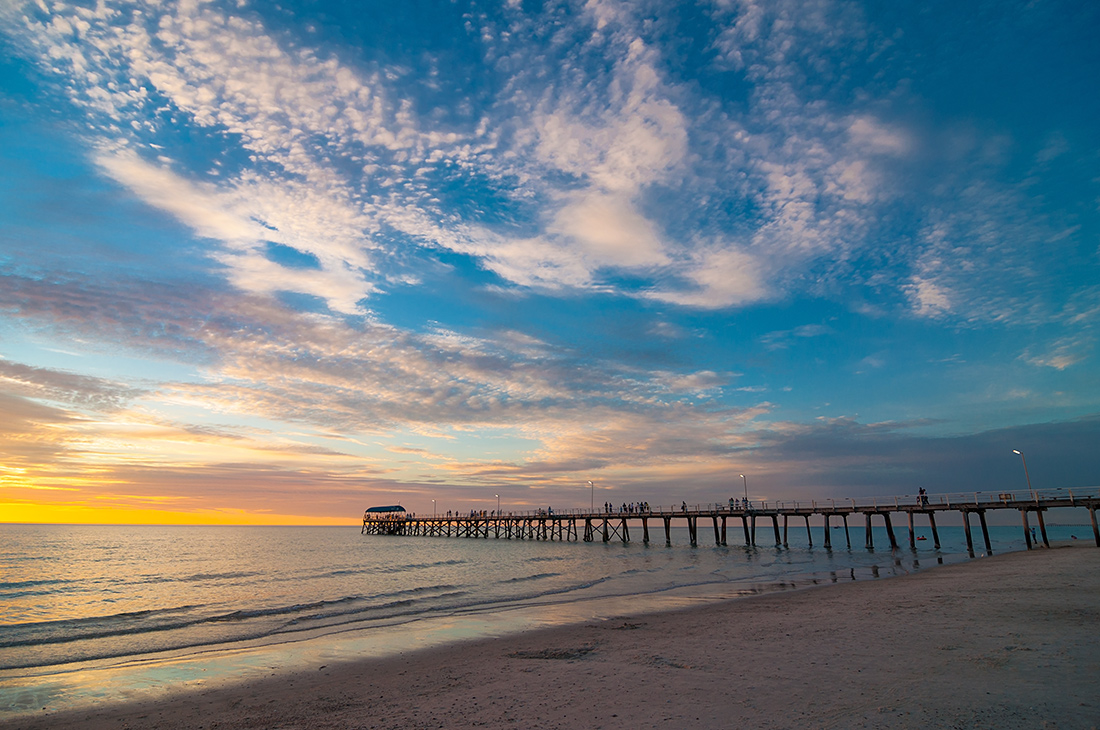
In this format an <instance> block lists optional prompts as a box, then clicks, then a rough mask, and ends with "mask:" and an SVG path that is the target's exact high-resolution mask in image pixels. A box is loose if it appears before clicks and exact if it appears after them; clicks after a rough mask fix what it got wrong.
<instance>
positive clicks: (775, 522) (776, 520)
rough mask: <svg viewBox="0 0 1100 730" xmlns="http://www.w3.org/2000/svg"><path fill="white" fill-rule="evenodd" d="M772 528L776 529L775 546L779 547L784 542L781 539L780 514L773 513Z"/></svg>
mask: <svg viewBox="0 0 1100 730" xmlns="http://www.w3.org/2000/svg"><path fill="white" fill-rule="evenodd" d="M772 529H773V530H774V531H775V546H776V547H779V546H780V545H782V544H783V543H782V542H780V540H779V515H772Z"/></svg>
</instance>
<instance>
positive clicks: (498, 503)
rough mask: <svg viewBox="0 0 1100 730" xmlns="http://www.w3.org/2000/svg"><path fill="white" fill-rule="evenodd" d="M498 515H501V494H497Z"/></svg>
mask: <svg viewBox="0 0 1100 730" xmlns="http://www.w3.org/2000/svg"><path fill="white" fill-rule="evenodd" d="M497 516H498V517H499V516H500V495H499V494H498V495H497Z"/></svg>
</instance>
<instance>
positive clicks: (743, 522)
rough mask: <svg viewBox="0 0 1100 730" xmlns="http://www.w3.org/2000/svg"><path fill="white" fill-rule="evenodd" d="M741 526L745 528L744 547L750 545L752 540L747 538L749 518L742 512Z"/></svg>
mask: <svg viewBox="0 0 1100 730" xmlns="http://www.w3.org/2000/svg"><path fill="white" fill-rule="evenodd" d="M741 526H742V527H744V528H745V547H749V546H750V545H752V538H751V537H749V516H748V515H747V514H745V513H744V512H742V513H741Z"/></svg>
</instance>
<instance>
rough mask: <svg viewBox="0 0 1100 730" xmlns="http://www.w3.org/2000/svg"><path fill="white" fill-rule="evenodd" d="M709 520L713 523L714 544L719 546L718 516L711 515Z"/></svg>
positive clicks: (720, 541) (720, 542) (720, 543)
mask: <svg viewBox="0 0 1100 730" xmlns="http://www.w3.org/2000/svg"><path fill="white" fill-rule="evenodd" d="M710 519H711V521H713V522H714V544H715V545H718V546H721V545H722V535H721V534H720V533H719V532H718V515H711V516H710Z"/></svg>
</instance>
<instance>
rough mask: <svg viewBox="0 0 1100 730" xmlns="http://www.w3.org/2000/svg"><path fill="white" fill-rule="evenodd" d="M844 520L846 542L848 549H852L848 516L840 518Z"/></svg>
mask: <svg viewBox="0 0 1100 730" xmlns="http://www.w3.org/2000/svg"><path fill="white" fill-rule="evenodd" d="M840 517H841V519H843V520H844V541H845V542H846V543H848V549H849V550H851V549H852V536H851V535H850V534H849V533H848V515H846V514H843V515H841V516H840Z"/></svg>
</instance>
